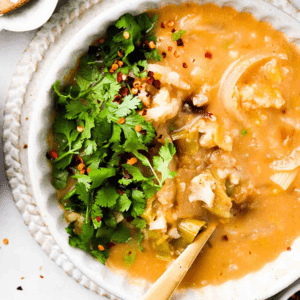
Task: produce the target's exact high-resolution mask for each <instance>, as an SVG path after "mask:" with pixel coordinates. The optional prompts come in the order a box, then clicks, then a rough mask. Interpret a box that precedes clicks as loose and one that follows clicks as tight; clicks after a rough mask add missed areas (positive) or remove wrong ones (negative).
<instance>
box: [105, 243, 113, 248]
mask: <svg viewBox="0 0 300 300" xmlns="http://www.w3.org/2000/svg"><path fill="white" fill-rule="evenodd" d="M105 246H106V249H110V248H112V247H113V246H115V244H114V243H112V242H110V243H106V244H105Z"/></svg>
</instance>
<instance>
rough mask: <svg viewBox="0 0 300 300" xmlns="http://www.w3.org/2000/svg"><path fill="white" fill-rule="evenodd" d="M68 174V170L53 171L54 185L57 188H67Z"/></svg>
mask: <svg viewBox="0 0 300 300" xmlns="http://www.w3.org/2000/svg"><path fill="white" fill-rule="evenodd" d="M68 175H69V173H68V172H67V171H66V170H64V171H61V170H57V169H55V170H54V171H53V173H52V177H53V180H52V185H53V186H54V187H55V188H56V189H57V190H60V189H63V188H65V187H66V186H67V178H68Z"/></svg>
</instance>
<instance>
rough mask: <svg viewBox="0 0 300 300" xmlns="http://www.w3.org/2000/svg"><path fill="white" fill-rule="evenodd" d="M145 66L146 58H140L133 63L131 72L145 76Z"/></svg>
mask: <svg viewBox="0 0 300 300" xmlns="http://www.w3.org/2000/svg"><path fill="white" fill-rule="evenodd" d="M147 68H148V63H147V60H140V61H138V62H136V63H134V65H133V73H134V75H135V76H138V77H140V78H143V77H147V74H148V72H147Z"/></svg>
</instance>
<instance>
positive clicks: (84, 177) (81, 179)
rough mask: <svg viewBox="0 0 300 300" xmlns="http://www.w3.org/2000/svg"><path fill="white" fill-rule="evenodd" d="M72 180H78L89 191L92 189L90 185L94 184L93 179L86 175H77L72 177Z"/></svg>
mask: <svg viewBox="0 0 300 300" xmlns="http://www.w3.org/2000/svg"><path fill="white" fill-rule="evenodd" d="M72 178H75V179H77V182H78V183H83V184H84V186H85V188H86V189H87V190H89V189H90V187H91V185H90V184H89V183H90V182H92V179H91V178H90V176H88V175H85V174H83V175H81V174H80V173H78V174H75V175H74V176H72Z"/></svg>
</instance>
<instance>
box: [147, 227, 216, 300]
mask: <svg viewBox="0 0 300 300" xmlns="http://www.w3.org/2000/svg"><path fill="white" fill-rule="evenodd" d="M215 229H216V224H215V223H211V224H209V226H208V227H207V229H206V230H205V231H203V232H202V233H200V234H199V235H198V236H197V237H196V239H195V241H194V242H193V243H192V244H190V245H189V246H188V247H187V248H186V249H185V250H184V251H183V253H182V254H181V255H180V256H179V257H178V258H177V259H176V260H175V261H174V262H173V263H172V265H171V266H170V267H169V268H168V269H167V270H166V271H165V273H164V274H163V275H162V276H161V277H160V278H159V279H158V280H157V281H156V282H155V283H154V284H153V285H152V287H151V288H150V289H149V290H148V291H147V293H146V294H145V295H144V296H143V298H142V300H154V299H155V300H168V299H170V298H171V296H172V295H173V293H174V291H175V290H176V288H177V287H178V285H179V284H180V282H181V281H182V279H183V277H184V276H185V274H186V273H187V271H188V270H189V268H190V267H191V265H192V263H193V262H194V260H195V259H196V257H197V255H198V254H199V252H200V251H201V249H202V248H203V246H204V245H205V244H206V242H207V240H208V239H209V238H210V236H211V235H212V233H213V232H214V230H215Z"/></svg>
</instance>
